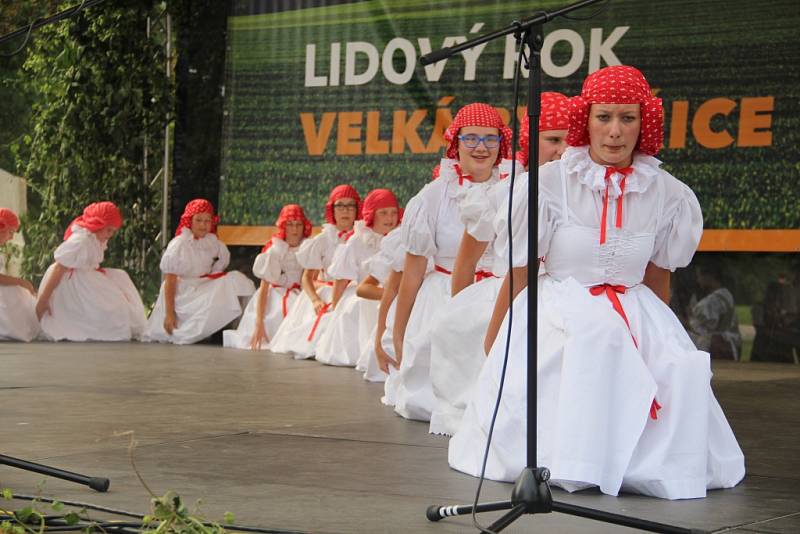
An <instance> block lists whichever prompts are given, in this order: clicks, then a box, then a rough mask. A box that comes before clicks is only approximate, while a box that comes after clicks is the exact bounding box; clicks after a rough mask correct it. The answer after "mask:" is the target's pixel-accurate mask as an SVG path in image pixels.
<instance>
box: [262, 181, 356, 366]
mask: <svg viewBox="0 0 800 534" xmlns="http://www.w3.org/2000/svg"><path fill="white" fill-rule="evenodd" d="M360 218H361V197H360V196H359V195H358V192H357V191H356V190H355V189H354V188H353V187H351V186H349V185H338V186H336V187H334V188H333V190H331V193H330V195H328V202H327V203H326V204H325V220H326V221H327V223H326V224H323V225H322V232H321V233H320V234H319V235H317V236H314V238H312V239H307V240H306V241H305V242H304V243H303V244H302V245H301V246H300V249H299V250H298V251H297V261H298V262H300V266H301V267H303V277H302V282H301V284H302V287H303V293H302V295H300V298H298V299H297V301H296V302H295V304H294V306H292V307H291V308H290V309H289V315H287V316H286V319H284V320H283V322H282V323H281V326H280V327H279V328H278V331H277V332H276V333H275V337H274V338H273V339H272V342H271V343H270V350H271V351H272V352H283V353H290V354H293V355H294V357H295V358H296V359H308V358H313V357H314V355H315V354H316V351H317V343H318V342H319V339H320V336H322V334H323V333H324V332H325V328H326V327H327V326H328V322H329V321H330V318H331V315H332V314H331V313H329V311H330V308H331V301H332V296H333V280H332V279H331V278H330V276H328V273H327V270H328V268H329V267H330V265H331V262H332V261H333V255H334V253H335V252H336V248H337V247H338V246H339V245H340V244H342V243H344V242H345V240H346V238H347V234H348V233H349V232H351V231H352V230H353V224H354V223H355V222H356V220H358V219H360Z"/></svg>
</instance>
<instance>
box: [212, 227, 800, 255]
mask: <svg viewBox="0 0 800 534" xmlns="http://www.w3.org/2000/svg"><path fill="white" fill-rule="evenodd" d="M319 231H320V228H319V227H314V233H315V234H316V233H318V232H319ZM273 232H275V227H274V226H220V227H219V228H218V229H217V233H218V235H219V237H220V239H221V240H222V241H223V242H224V243H225V244H227V245H247V246H262V245H264V243H266V242H267V240H268V239H269V238H270V237H272V234H273ZM698 251H700V252H800V230H705V231H704V232H703V238H702V239H701V240H700V247H699V248H698Z"/></svg>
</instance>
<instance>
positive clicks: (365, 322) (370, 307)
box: [356, 299, 386, 382]
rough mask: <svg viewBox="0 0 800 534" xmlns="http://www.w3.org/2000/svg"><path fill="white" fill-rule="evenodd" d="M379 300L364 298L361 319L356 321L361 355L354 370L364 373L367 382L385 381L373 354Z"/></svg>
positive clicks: (384, 376)
mask: <svg viewBox="0 0 800 534" xmlns="http://www.w3.org/2000/svg"><path fill="white" fill-rule="evenodd" d="M379 308H380V302H379V301H377V300H364V299H362V303H361V320H360V321H359V322H358V339H359V343H360V344H361V355H360V356H359V358H358V363H357V364H356V370H357V371H361V372H362V373H364V375H363V376H364V380H366V381H367V382H385V381H386V374H385V373H384V372H383V371H381V368H380V367H378V358H377V357H376V356H375V333H376V331H377V329H378V311H379Z"/></svg>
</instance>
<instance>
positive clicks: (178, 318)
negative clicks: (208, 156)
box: [146, 198, 255, 345]
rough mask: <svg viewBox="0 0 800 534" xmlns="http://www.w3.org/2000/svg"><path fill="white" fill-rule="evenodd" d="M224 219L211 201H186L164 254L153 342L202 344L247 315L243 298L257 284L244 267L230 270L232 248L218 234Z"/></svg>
mask: <svg viewBox="0 0 800 534" xmlns="http://www.w3.org/2000/svg"><path fill="white" fill-rule="evenodd" d="M218 220H219V217H217V216H216V215H214V206H213V205H212V204H211V202H209V201H208V200H205V199H200V198H198V199H195V200H192V201H191V202H189V203H188V204H186V208H185V209H184V211H183V215H181V220H180V224H179V225H178V229H177V230H176V231H175V237H174V238H172V240H171V241H170V242H169V245H167V250H165V251H164V255H163V256H161V272H163V273H164V282H163V283H162V284H161V290H160V291H159V293H158V300H157V301H156V305H155V307H154V308H153V312H152V313H151V314H150V319H149V321H148V325H147V335H146V337H147V339H148V340H149V341H158V342H160V343H175V344H176V345H188V344H191V343H196V342H198V341H201V340H202V339H205V338H207V337H208V336H210V335H212V334H213V333H214V332H217V331H219V330H220V329H222V328H224V327H225V325H227V324H228V323H230V322H231V321H233V320H234V319H236V318H237V317H239V316H240V315H241V314H242V305H241V302H240V301H239V297H248V296H250V295H252V294H253V292H254V291H255V286H254V285H253V282H252V281H251V280H250V279H249V278H247V277H246V276H245V275H243V274H242V273H240V272H238V271H231V272H225V267H227V266H228V262H229V261H230V252H228V247H226V246H225V243H223V242H222V241H220V240H219V239H217V235H216V228H217V221H218Z"/></svg>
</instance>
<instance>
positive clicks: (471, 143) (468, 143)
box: [458, 134, 502, 149]
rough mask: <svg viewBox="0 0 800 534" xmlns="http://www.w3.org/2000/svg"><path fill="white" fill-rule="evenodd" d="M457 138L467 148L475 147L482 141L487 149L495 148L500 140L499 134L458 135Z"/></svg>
mask: <svg viewBox="0 0 800 534" xmlns="http://www.w3.org/2000/svg"><path fill="white" fill-rule="evenodd" d="M458 138H459V140H461V142H462V143H464V146H465V147H467V148H477V147H478V145H479V144H481V143H483V146H485V147H486V148H489V149H491V148H497V147H498V146H499V145H500V140H501V139H502V137H500V136H499V135H477V134H466V135H459V136H458Z"/></svg>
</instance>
